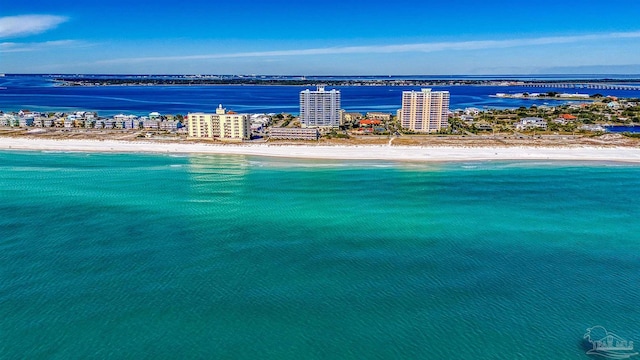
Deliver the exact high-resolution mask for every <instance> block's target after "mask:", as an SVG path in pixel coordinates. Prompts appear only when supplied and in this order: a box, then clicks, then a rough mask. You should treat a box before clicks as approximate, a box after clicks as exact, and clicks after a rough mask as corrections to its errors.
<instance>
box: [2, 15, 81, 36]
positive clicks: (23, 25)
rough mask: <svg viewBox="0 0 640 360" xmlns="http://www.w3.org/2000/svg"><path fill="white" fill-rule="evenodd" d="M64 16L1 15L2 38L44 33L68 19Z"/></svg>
mask: <svg viewBox="0 0 640 360" xmlns="http://www.w3.org/2000/svg"><path fill="white" fill-rule="evenodd" d="M68 20H69V19H68V18H66V17H64V16H55V15H18V16H4V17H0V38H11V37H23V36H29V35H35V34H40V33H43V32H45V31H47V30H51V29H54V28H56V27H57V26H58V25H60V24H62V23H64V22H66V21H68Z"/></svg>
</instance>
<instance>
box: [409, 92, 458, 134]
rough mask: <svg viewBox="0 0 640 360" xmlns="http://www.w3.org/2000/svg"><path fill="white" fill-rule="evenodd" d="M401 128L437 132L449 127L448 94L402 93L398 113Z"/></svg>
mask: <svg viewBox="0 0 640 360" xmlns="http://www.w3.org/2000/svg"><path fill="white" fill-rule="evenodd" d="M398 117H399V119H400V124H401V125H402V127H403V128H405V129H408V130H411V131H416V132H437V131H440V130H442V129H446V128H447V127H449V92H448V91H431V89H422V90H421V91H403V92H402V109H400V110H399V111H398Z"/></svg>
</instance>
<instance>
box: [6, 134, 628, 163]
mask: <svg viewBox="0 0 640 360" xmlns="http://www.w3.org/2000/svg"><path fill="white" fill-rule="evenodd" d="M0 150H2V151H62V152H84V153H123V154H127V153H151V154H194V155H196V154H197V155H201V154H211V155H247V156H264V157H278V158H300V159H326V160H389V161H411V162H453V161H485V160H557V161H605V162H627V163H640V148H638V147H622V146H620V147H598V146H554V147H538V146H505V147H498V146H477V147H465V146H396V145H393V146H389V145H289V144H282V145H277V144H203V143H166V142H151V141H124V140H89V139H72V140H69V139H55V140H54V139H33V138H6V137H5V138H0Z"/></svg>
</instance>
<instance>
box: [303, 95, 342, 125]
mask: <svg viewBox="0 0 640 360" xmlns="http://www.w3.org/2000/svg"><path fill="white" fill-rule="evenodd" d="M300 124H301V125H302V127H338V126H340V91H339V90H335V89H333V90H331V91H325V90H324V86H318V90H316V91H311V90H309V89H307V90H304V91H301V92H300Z"/></svg>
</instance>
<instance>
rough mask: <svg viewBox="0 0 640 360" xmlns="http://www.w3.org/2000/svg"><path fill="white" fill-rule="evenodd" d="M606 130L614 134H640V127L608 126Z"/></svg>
mask: <svg viewBox="0 0 640 360" xmlns="http://www.w3.org/2000/svg"><path fill="white" fill-rule="evenodd" d="M606 129H607V131H608V132H612V133H624V132H629V133H640V126H607V127H606Z"/></svg>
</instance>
